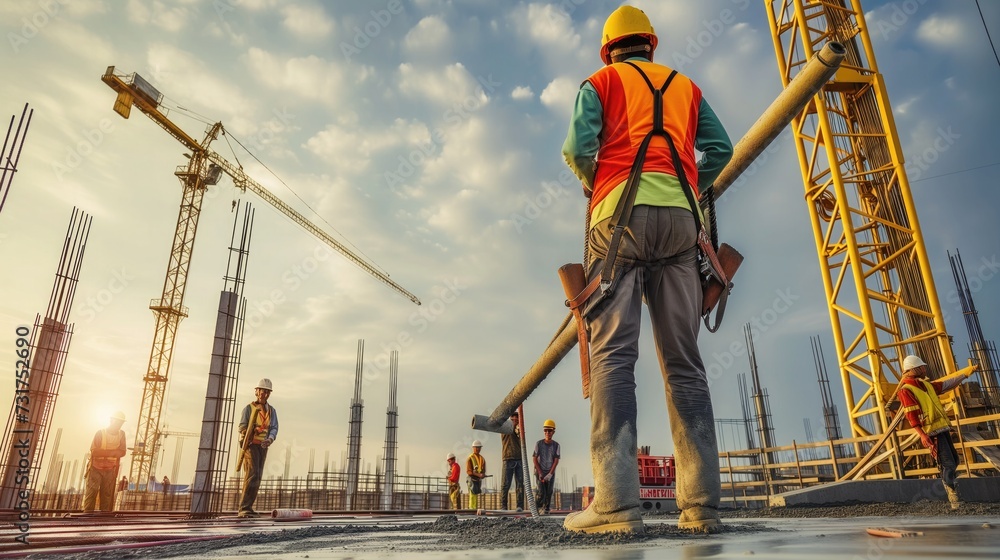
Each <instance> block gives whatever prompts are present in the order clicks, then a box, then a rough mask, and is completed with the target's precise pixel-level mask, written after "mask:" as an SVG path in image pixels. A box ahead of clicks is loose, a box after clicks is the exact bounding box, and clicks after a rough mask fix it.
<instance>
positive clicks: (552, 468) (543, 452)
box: [531, 418, 560, 515]
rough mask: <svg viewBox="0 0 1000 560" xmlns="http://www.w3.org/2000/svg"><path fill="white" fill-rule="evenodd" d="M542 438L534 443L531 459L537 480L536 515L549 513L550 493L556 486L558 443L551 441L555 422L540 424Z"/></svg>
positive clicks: (554, 430) (547, 421) (550, 420)
mask: <svg viewBox="0 0 1000 560" xmlns="http://www.w3.org/2000/svg"><path fill="white" fill-rule="evenodd" d="M542 433H543V434H544V437H542V439H540V440H538V442H536V443H535V450H534V452H532V454H531V457H532V460H533V461H534V463H535V478H537V479H538V496H537V497H536V498H535V507H537V508H538V513H541V514H543V515H545V514H547V513H549V509H550V507H551V503H552V491H553V490H555V486H556V467H557V466H559V457H560V453H559V451H560V449H559V442H557V441H555V440H554V439H552V436H554V435H555V433H556V421H555V420H552V419H551V418H550V419H548V420H546V421H545V422H544V423H543V424H542Z"/></svg>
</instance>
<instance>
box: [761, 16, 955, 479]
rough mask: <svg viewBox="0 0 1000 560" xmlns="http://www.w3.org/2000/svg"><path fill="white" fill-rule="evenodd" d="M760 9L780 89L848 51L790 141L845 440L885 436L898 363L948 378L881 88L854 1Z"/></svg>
mask: <svg viewBox="0 0 1000 560" xmlns="http://www.w3.org/2000/svg"><path fill="white" fill-rule="evenodd" d="M765 8H766V10H767V14H768V22H769V24H770V28H771V34H772V38H773V40H774V50H775V54H776V56H777V61H778V69H779V71H780V73H781V80H782V83H783V84H784V85H786V86H787V85H788V82H789V81H791V79H792V77H794V76H795V74H796V73H797V72H798V70H799V69H800V68H801V67H802V65H803V64H804V63H805V62H806V61H807V60H808V59H809V58H810V57H811V56H812V55H813V52H814V51H815V50H818V49H819V48H820V47H822V45H823V44H824V43H826V42H827V41H838V42H840V43H841V44H843V45H844V46H845V47H846V49H847V56H846V58H845V60H844V63H843V64H842V65H841V68H840V70H839V71H838V72H837V74H836V75H835V76H834V78H833V80H832V81H831V82H830V83H828V84H827V85H826V86H825V87H824V88H823V90H822V91H821V92H820V93H819V94H817V95H816V96H815V97H814V101H813V103H812V104H811V105H810V106H808V107H807V108H806V110H805V111H803V113H802V114H800V115H799V116H798V117H796V119H795V120H794V121H793V123H792V132H793V135H794V143H795V149H796V151H797V152H798V157H799V163H800V165H801V171H802V179H803V181H804V183H805V200H806V205H807V207H808V210H809V214H810V219H811V222H812V229H813V234H814V236H815V242H816V249H817V251H818V254H819V264H820V268H821V269H822V279H823V285H824V288H825V292H826V297H827V302H828V305H829V310H830V321H831V323H832V326H833V337H834V343H835V345H836V352H837V360H838V363H839V366H840V371H841V380H842V382H843V386H844V396H845V398H846V400H847V407H848V413H849V417H850V423H851V433H852V436H853V437H860V436H866V435H873V434H876V433H883V432H885V430H886V429H887V426H888V424H889V422H890V421H891V418H887V415H886V410H885V405H886V402H887V401H888V400H889V399H890V398H891V396H892V394H893V389H894V388H895V387H896V385H897V382H898V381H899V378H900V376H901V374H902V372H901V371H900V370H901V367H900V364H901V362H902V358H903V357H904V356H905V355H906V354H908V353H916V354H919V355H920V356H921V357H922V358H923V359H924V360H925V361H926V362H927V363H928V364H930V366H931V369H932V371H934V372H937V373H939V374H940V375H945V374H948V373H951V372H953V371H954V370H955V360H954V357H953V356H952V352H951V346H950V345H949V341H948V334H947V332H945V326H944V320H943V316H942V313H941V307H940V304H939V302H938V297H937V291H936V289H935V286H934V278H933V276H932V275H931V267H930V264H929V262H928V258H927V250H926V248H925V245H924V240H923V235H922V233H921V231H920V224H919V221H918V220H917V212H916V209H915V207H914V204H913V197H912V195H911V191H910V185H909V182H908V180H907V177H906V171H905V170H904V158H903V152H902V149H901V147H900V142H899V137H898V136H897V134H896V125H895V122H894V120H893V113H892V108H891V106H890V104H889V97H888V94H887V92H886V87H885V81H884V79H883V77H882V74H880V73H879V70H878V65H877V64H876V62H875V54H874V52H873V50H872V43H871V37H870V36H869V33H868V27H867V24H866V22H865V15H864V12H863V10H862V8H861V3H860V2H859V1H858V0H849V1H848V0H765ZM856 388H857V389H860V390H857V391H856ZM862 420H865V421H864V422H862ZM898 463H899V461H898V457H896V458H894V460H893V462H892V464H891V465H890V469H891V473H892V476H893V477H894V478H900V477H901V476H902V468H901V466H900V465H899V464H898Z"/></svg>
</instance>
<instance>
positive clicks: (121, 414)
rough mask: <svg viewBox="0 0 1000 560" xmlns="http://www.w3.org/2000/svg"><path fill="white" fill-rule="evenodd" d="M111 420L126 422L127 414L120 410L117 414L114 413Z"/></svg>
mask: <svg viewBox="0 0 1000 560" xmlns="http://www.w3.org/2000/svg"><path fill="white" fill-rule="evenodd" d="M111 419H112V420H121V421H122V422H124V421H125V413H124V412H122V411H120V410H119V411H118V412H116V413H114V414H112V415H111Z"/></svg>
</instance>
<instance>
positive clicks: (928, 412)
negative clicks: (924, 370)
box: [902, 379, 950, 434]
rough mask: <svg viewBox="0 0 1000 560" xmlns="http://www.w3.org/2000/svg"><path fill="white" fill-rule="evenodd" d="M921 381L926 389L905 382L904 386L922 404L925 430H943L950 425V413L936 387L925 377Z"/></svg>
mask: <svg viewBox="0 0 1000 560" xmlns="http://www.w3.org/2000/svg"><path fill="white" fill-rule="evenodd" d="M919 381H920V383H921V384H923V386H924V389H920V388H919V387H914V386H913V385H907V384H905V383H904V384H903V387H902V388H903V389H905V390H907V391H909V392H910V394H911V395H913V397H914V398H915V399H917V403H919V404H920V424H921V427H922V428H923V429H924V432H925V433H927V434H935V433H938V432H942V431H944V430H945V429H947V428H948V427H949V426H950V423H949V422H948V414H947V413H946V412H945V411H944V407H943V406H942V405H941V399H939V398H938V396H937V392H936V391H934V387H933V386H932V385H931V384H930V383H928V382H927V381H925V380H923V379H920V380H919Z"/></svg>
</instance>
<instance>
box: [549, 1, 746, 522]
mask: <svg viewBox="0 0 1000 560" xmlns="http://www.w3.org/2000/svg"><path fill="white" fill-rule="evenodd" d="M658 42H659V38H658V37H657V35H656V32H655V31H654V30H653V25H652V23H650V21H649V18H648V17H647V16H646V14H645V13H643V12H642V10H640V9H638V8H635V7H633V6H621V7H619V8H618V9H617V10H615V11H614V12H613V13H612V14H611V15H610V16H609V17H608V19H607V21H606V22H605V24H604V29H603V32H602V34H601V50H600V57H601V61H602V62H604V64H605V66H604V67H603V68H601V69H600V70H598V71H596V72H595V73H594V74H592V75H591V76H590V77H589V78H587V79H586V80H585V81H584V82H583V83H582V85H581V86H580V89H579V91H578V92H577V97H576V103H575V107H574V109H573V115H572V117H571V118H570V126H569V132H568V133H567V136H566V141H565V143H564V144H563V150H562V151H563V156H564V158H565V159H566V162H567V164H568V165H569V167H570V169H571V170H572V171H573V172H574V173H575V174H576V175H577V177H579V179H580V181H581V183H582V185H583V192H584V195H585V196H586V197H587V198H589V199H590V200H589V210H588V219H589V221H588V223H589V226H590V229H589V236H588V249H587V251H588V254H589V255H590V259H589V261H590V262H588V263H585V266H586V267H587V274H588V278H587V279H588V281H589V282H593V281H594V280H596V279H597V278H598V277H600V283H599V284H598V285H595V287H596V286H599V288H600V289H598V290H596V291H593V292H592V293H593V295H592V296H591V297H587V296H584V295H582V294H581V296H578V297H577V298H575V299H574V300H573V301H574V304H577V303H580V300H581V299H582V300H585V301H586V302H585V303H583V304H582V305H581V306H580V307H581V309H582V313H583V316H584V319H585V323H586V327H587V328H588V333H589V340H590V385H589V390H590V399H591V404H590V418H591V427H590V459H591V465H592V468H593V472H594V483H595V486H596V487H597V495H596V497H595V499H594V501H592V502H591V505H590V506H589V507H588V508H587V509H586V510H585V511H582V512H577V513H575V514H571V515H569V516H567V517H566V520H565V522H564V523H563V526H564V527H565V528H566V529H568V530H571V531H580V532H587V533H600V532H611V531H632V532H638V531H642V530H643V522H642V516H641V515H640V510H639V473H638V469H637V467H636V465H637V464H638V458H637V453H636V450H637V448H638V445H637V442H636V437H637V436H636V416H637V405H636V394H635V392H636V375H635V363H636V360H637V358H638V347H639V326H640V324H641V317H642V304H643V303H645V304H646V308H647V309H648V310H649V316H650V319H651V322H652V333H653V342H654V344H655V345H656V350H657V356H658V357H659V361H660V369H661V373H662V376H663V380H664V384H665V385H666V397H667V399H666V400H667V411H668V416H669V418H670V432H671V437H672V439H673V444H674V453H675V456H676V458H677V490H676V496H677V506H678V507H679V508H680V509H681V516H680V519H679V521H678V526H679V527H681V528H685V529H692V530H697V531H713V530H715V528H716V527H718V526H719V524H720V520H719V514H718V507H719V496H720V491H721V488H720V486H721V484H720V480H719V456H718V445H717V443H716V439H715V429H714V426H715V420H714V412H713V410H712V399H711V395H710V394H709V388H708V379H707V377H706V374H705V366H704V363H703V361H702V357H701V353H700V351H699V349H698V331H699V329H700V322H701V306H702V281H701V276H700V274H699V268H698V266H699V265H698V260H699V259H698V254H699V248H698V244H697V239H698V235H699V232H700V231H701V229H702V228H701V220H702V216H701V212H700V210H699V204H698V199H699V198H700V197H701V195H702V194H704V193H705V192H706V190H707V189H708V188H709V187H711V185H712V183H713V181H714V180H715V178H716V177H717V176H718V175H719V173H720V172H721V171H722V170H723V168H724V167H725V166H726V164H727V163H728V162H729V160H730V159H731V158H732V153H733V147H732V143H731V142H730V140H729V136H728V135H727V134H726V130H725V128H724V127H723V126H722V123H721V122H720V121H719V119H718V117H716V115H715V112H714V111H713V110H712V108H711V107H710V106H709V104H708V102H707V101H706V98H705V96H704V95H703V92H702V90H701V89H700V88H699V87H698V86H697V85H695V83H694V82H692V81H691V80H690V79H689V78H688V77H687V76H685V75H683V74H681V73H678V72H676V71H675V70H674V69H671V68H668V67H667V66H665V65H662V64H656V63H654V62H653V53H654V51H655V50H656V46H657V44H658ZM657 108H659V111H657V110H656V109H657ZM696 151H698V152H701V156H702V157H701V159H700V160H699V159H697V156H696ZM626 231H627V232H628V233H627V235H626V234H625V232H626ZM645 382H646V383H650V382H653V380H651V379H646V380H645ZM648 389H649V387H647V390H648Z"/></svg>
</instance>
